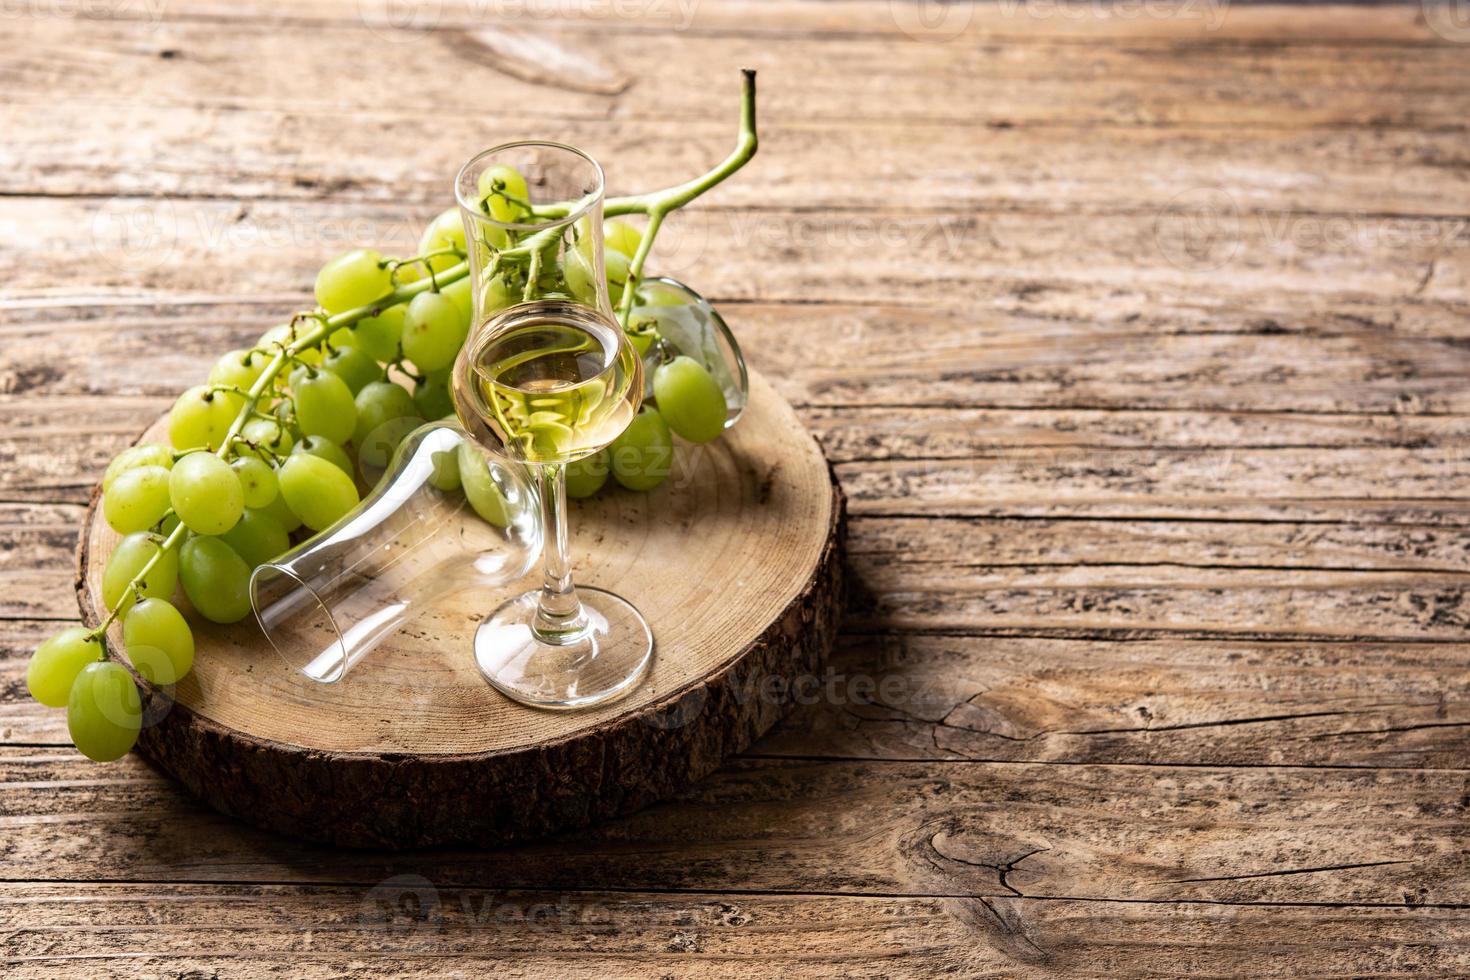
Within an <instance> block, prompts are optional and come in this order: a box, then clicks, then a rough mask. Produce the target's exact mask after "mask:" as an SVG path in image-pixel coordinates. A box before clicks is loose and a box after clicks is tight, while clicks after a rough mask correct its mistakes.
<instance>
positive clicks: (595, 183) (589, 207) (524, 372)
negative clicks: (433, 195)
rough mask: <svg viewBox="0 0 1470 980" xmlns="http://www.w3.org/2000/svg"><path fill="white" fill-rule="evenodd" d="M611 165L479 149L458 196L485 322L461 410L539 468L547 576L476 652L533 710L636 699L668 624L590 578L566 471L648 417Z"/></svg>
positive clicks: (474, 426)
mask: <svg viewBox="0 0 1470 980" xmlns="http://www.w3.org/2000/svg"><path fill="white" fill-rule="evenodd" d="M603 186H604V184H603V174H602V168H601V167H599V166H598V165H597V162H596V161H595V160H593V159H592V158H591V157H589V156H588V155H587V154H585V153H583V152H581V151H580V150H577V149H574V148H573V147H570V146H565V145H563V144H560V143H545V142H523V143H509V144H506V145H504V146H498V147H495V148H493V149H490V150H486V151H485V152H483V153H481V154H479V155H478V156H476V157H475V158H474V159H472V160H470V162H469V163H467V164H465V166H464V168H463V169H461V170H460V172H459V176H458V177H457V178H456V180H455V196H456V198H457V200H458V201H459V206H460V210H461V213H462V216H463V218H464V225H465V241H466V244H467V246H468V249H469V257H470V269H471V275H472V276H473V280H472V292H473V298H474V310H475V324H476V326H475V327H474V328H473V329H472V331H471V333H470V338H469V340H468V342H467V343H466V344H465V347H464V350H463V351H462V352H461V353H460V356H459V359H458V361H456V363H455V367H454V377H453V391H454V401H455V408H456V412H457V414H458V415H459V417H460V420H461V421H462V422H463V423H464V426H465V428H466V429H467V430H469V432H470V434H471V436H472V437H473V438H475V439H476V440H478V441H479V442H480V443H481V444H483V445H484V446H486V447H487V448H489V449H491V450H494V451H497V452H501V453H504V454H505V455H506V456H509V457H511V458H513V459H518V460H522V461H524V462H525V463H527V464H530V465H531V466H532V467H534V468H535V469H536V471H537V474H538V478H539V479H538V489H539V495H540V504H541V514H542V526H543V540H544V549H543V561H544V566H545V570H544V577H543V581H542V585H541V588H540V589H536V590H533V591H530V592H527V593H525V594H523V595H521V596H518V597H516V598H514V599H511V600H510V601H508V602H506V603H505V604H504V605H502V606H501V607H500V608H499V609H497V610H495V612H494V613H492V614H491V615H490V617H489V618H488V619H487V620H485V621H484V622H483V623H482V624H481V625H480V628H479V629H478V631H477V632H476V635H475V661H476V663H477V664H478V665H479V668H480V671H481V673H483V674H484V675H485V678H486V679H487V680H488V681H489V682H490V684H491V685H493V686H494V687H495V688H496V689H498V690H499V691H501V692H502V693H504V694H505V695H506V696H508V697H510V698H513V699H515V700H517V701H520V702H522V703H524V704H529V705H534V706H537V707H543V708H580V707H587V706H591V705H595V704H601V703H604V702H607V701H611V700H613V699H615V698H618V697H621V696H623V695H625V694H627V693H628V692H629V691H631V690H632V689H633V687H634V686H635V685H636V684H637V682H638V680H639V679H640V678H641V677H642V676H643V675H644V673H645V672H646V671H647V670H648V667H649V664H650V663H651V662H652V659H653V634H652V632H651V631H650V630H649V628H648V623H647V622H646V621H645V620H644V619H643V616H642V615H641V614H640V613H639V612H638V610H637V609H636V608H634V607H633V605H632V604H631V603H629V602H628V601H627V600H626V599H623V598H621V597H619V596H617V595H614V594H613V593H611V592H608V591H606V590H603V589H594V588H581V589H579V588H577V587H576V586H575V585H573V583H572V570H571V563H570V561H569V558H568V554H567V513H566V465H567V464H568V463H571V462H573V461H575V460H577V459H581V458H583V457H585V456H590V455H592V454H593V453H596V452H598V451H599V450H601V449H602V448H603V447H604V446H606V445H608V444H609V443H611V442H612V441H613V440H614V439H615V438H617V436H618V435H619V434H620V433H622V431H623V430H624V429H625V428H627V426H628V423H629V422H631V421H632V420H633V417H634V415H636V414H637V412H638V407H639V405H640V403H641V402H642V399H643V384H644V382H643V366H642V362H641V360H640V358H639V357H638V354H637V352H636V351H635V350H634V348H633V347H632V346H631V344H630V343H629V342H628V339H627V337H625V336H624V334H623V331H622V329H621V328H620V327H619V326H618V323H617V321H616V319H615V318H614V315H613V311H612V304H611V302H610V301H609V298H608V293H607V282H606V280H605V278H604V275H603V258H602V199H603Z"/></svg>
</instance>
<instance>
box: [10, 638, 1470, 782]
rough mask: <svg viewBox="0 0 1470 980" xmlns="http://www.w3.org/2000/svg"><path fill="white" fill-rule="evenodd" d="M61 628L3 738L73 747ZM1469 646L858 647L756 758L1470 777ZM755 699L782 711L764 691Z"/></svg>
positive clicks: (857, 642) (812, 682)
mask: <svg viewBox="0 0 1470 980" xmlns="http://www.w3.org/2000/svg"><path fill="white" fill-rule="evenodd" d="M57 626H58V624H57V623H56V622H55V621H38V620H15V621H10V622H7V623H5V625H4V630H3V631H0V742H4V743H6V744H10V745H52V746H57V747H62V748H64V747H66V746H67V745H68V744H69V738H68V736H67V732H66V722H65V718H64V716H63V714H62V713H61V712H59V711H53V710H51V709H49V708H45V707H44V706H42V705H39V704H37V703H36V702H34V701H32V700H31V699H30V698H29V696H28V695H27V694H26V693H25V688H24V682H23V674H24V670H25V664H26V660H27V659H28V658H29V656H30V652H31V650H33V649H34V648H35V647H36V645H37V644H39V643H40V642H41V641H42V640H43V639H44V638H45V637H46V636H48V635H50V634H51V633H52V632H54V631H55V630H56V629H57ZM1467 661H1470V648H1467V647H1466V645H1464V644H1433V645H1430V644H1419V643H1409V644H1397V645H1389V644H1363V643H1338V642H1330V641H1314V642H1309V643H1279V642H1278V643H1269V642H1252V641H1197V640H1179V639H1170V640H1162V641H1128V642H1116V641H1112V642H1110V641H1101V640H1085V641H1078V640H1063V639H1055V638H1034V637H1033V638H1016V637H997V636H993V635H982V636H945V635H926V634H921V635H905V634H883V635H873V636H862V635H849V636H847V637H845V638H844V639H843V640H842V641H841V642H840V643H839V645H838V650H837V653H836V654H835V655H834V658H833V661H832V664H831V669H830V670H828V671H824V672H823V674H822V675H821V676H814V677H810V678H803V679H802V681H801V684H800V685H799V687H798V689H797V690H796V691H795V692H792V694H791V696H792V697H794V698H796V699H797V700H798V707H797V708H796V709H795V711H794V713H793V714H792V715H791V716H790V717H789V718H788V719H787V720H786V721H785V722H783V723H782V724H781V725H780V726H779V727H778V728H777V729H776V731H775V732H773V733H772V734H771V735H769V736H767V737H766V738H765V739H763V740H762V741H761V742H759V743H757V745H756V746H755V748H754V749H753V750H752V752H753V753H754V754H755V755H757V756H778V757H801V758H849V759H872V760H936V761H941V760H955V759H962V760H971V761H1002V762H1011V761H1014V762H1023V761H1035V762H1071V763H1093V764H1105V763H1106V764H1115V763H1116V764H1147V765H1193V764H1206V765H1219V766H1233V765H1241V766H1268V765H1292V766H1363V767H1390V768H1426V767H1427V768H1438V769H1464V768H1467V765H1470V758H1467V753H1466V748H1465V742H1464V736H1465V730H1466V727H1467V725H1470V716H1467V715H1466V713H1465V712H1464V710H1463V708H1462V704H1461V702H1462V701H1463V699H1464V696H1465V691H1464V688H1463V684H1461V683H1459V682H1458V681H1455V680H1453V678H1458V677H1461V676H1464V674H1465V672H1466V670H1467V669H1470V664H1467ZM746 696H749V697H757V698H768V699H773V700H774V699H777V698H780V697H784V696H786V695H785V693H784V691H783V690H782V689H778V688H775V687H770V688H766V687H762V686H759V685H758V686H756V687H755V688H754V689H753V690H750V691H748V692H746Z"/></svg>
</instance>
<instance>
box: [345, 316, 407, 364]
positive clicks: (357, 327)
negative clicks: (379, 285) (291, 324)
mask: <svg viewBox="0 0 1470 980" xmlns="http://www.w3.org/2000/svg"><path fill="white" fill-rule="evenodd" d="M406 312H407V304H405V303H399V304H398V305H397V306H390V307H388V308H387V309H386V310H384V311H383V312H382V313H380V314H378V315H377V316H369V317H364V318H363V319H361V320H358V321H357V323H355V324H353V326H352V329H351V330H350V331H349V333H348V336H347V338H346V339H344V340H340V341H338V340H335V339H334V340H333V341H332V343H334V344H337V345H339V346H343V345H345V346H347V347H356V348H357V349H358V350H360V351H362V352H363V353H364V354H366V355H368V356H369V357H371V358H373V359H374V360H376V361H383V362H385V363H386V362H388V361H391V360H393V359H394V358H396V357H397V356H398V342H399V341H400V340H402V339H403V316H404V314H405V313H406Z"/></svg>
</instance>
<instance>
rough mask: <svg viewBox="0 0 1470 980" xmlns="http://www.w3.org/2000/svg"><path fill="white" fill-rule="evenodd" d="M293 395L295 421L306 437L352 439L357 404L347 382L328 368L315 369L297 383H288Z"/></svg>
mask: <svg viewBox="0 0 1470 980" xmlns="http://www.w3.org/2000/svg"><path fill="white" fill-rule="evenodd" d="M291 391H292V394H293V395H294V396H295V398H296V424H297V425H299V426H300V427H301V431H302V432H303V433H304V434H306V435H309V436H324V437H326V438H328V439H330V440H332V441H333V442H346V441H347V440H348V439H351V438H352V430H353V429H354V428H355V427H356V426H357V405H356V404H355V403H354V402H353V399H352V389H351V388H349V387H347V382H345V381H343V380H342V379H341V378H339V377H337V376H336V375H335V374H333V373H331V372H330V371H317V372H316V373H315V375H314V376H313V375H312V374H311V373H310V372H308V374H307V376H306V377H305V378H303V379H302V380H301V382H300V383H299V384H297V383H294V382H293V384H292V389H291Z"/></svg>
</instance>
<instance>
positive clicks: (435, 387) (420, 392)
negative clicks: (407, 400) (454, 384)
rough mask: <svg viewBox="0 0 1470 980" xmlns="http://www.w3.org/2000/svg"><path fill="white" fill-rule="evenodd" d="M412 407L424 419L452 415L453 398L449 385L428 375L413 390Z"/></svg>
mask: <svg viewBox="0 0 1470 980" xmlns="http://www.w3.org/2000/svg"><path fill="white" fill-rule="evenodd" d="M413 403H414V407H415V408H417V409H418V414H419V415H422V416H423V417H424V418H426V419H442V418H445V417H446V416H449V415H453V414H454V397H453V396H452V395H451V394H450V393H449V385H447V384H445V383H444V382H443V381H440V380H438V379H436V378H435V377H433V376H432V375H430V376H429V377H427V378H425V379H424V382H423V384H421V385H419V386H418V387H416V388H414V390H413Z"/></svg>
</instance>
